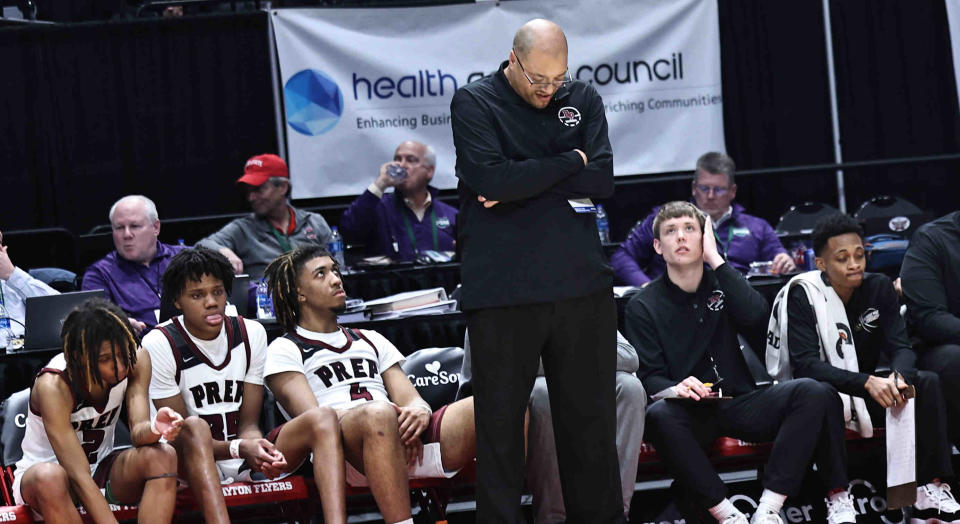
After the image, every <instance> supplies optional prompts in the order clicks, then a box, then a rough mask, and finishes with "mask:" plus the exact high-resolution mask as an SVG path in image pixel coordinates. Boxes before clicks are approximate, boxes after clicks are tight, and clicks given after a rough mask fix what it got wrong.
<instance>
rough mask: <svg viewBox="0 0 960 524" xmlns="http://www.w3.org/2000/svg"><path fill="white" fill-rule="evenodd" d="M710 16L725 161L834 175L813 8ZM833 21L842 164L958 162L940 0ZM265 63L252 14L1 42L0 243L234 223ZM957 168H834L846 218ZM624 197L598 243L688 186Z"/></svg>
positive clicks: (731, 6)
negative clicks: (136, 196) (134, 205)
mask: <svg viewBox="0 0 960 524" xmlns="http://www.w3.org/2000/svg"><path fill="white" fill-rule="evenodd" d="M718 5H719V15H720V44H721V59H722V61H723V64H722V76H723V80H722V81H723V92H724V95H725V100H724V125H725V133H726V142H727V151H728V153H729V154H730V155H731V156H732V157H733V158H734V159H735V160H736V161H737V164H738V167H739V168H740V169H741V170H750V169H765V168H776V167H789V166H798V165H805V164H807V165H809V164H823V163H831V162H833V159H834V158H833V143H832V132H831V124H830V105H829V94H828V93H829V91H828V80H827V66H826V48H825V43H824V38H823V27H824V26H823V12H822V7H821V2H819V1H817V0H807V1H805V2H793V3H783V2H767V1H764V0H719V1H718ZM831 10H832V18H831V20H832V27H833V35H834V49H835V56H836V70H837V81H838V96H839V110H840V119H841V130H842V132H843V136H844V142H843V155H844V160H847V161H855V160H867V159H878V158H892V157H897V156H908V155H923V154H935V153H955V152H960V147H958V144H957V141H958V125H960V124H958V119H957V115H958V103H957V97H956V90H955V87H954V81H953V70H952V63H951V50H950V39H949V31H948V27H947V22H946V14H945V8H944V5H943V0H918V1H917V2H910V3H901V2H896V1H891V0H884V1H882V2H873V1H868V0H859V1H852V2H851V1H846V0H845V1H843V2H833V3H832V4H831ZM270 48H271V45H270V42H269V41H268V33H267V15H266V14H265V13H259V12H254V13H242V14H224V15H206V16H196V17H186V18H180V19H150V20H144V21H128V22H108V23H96V24H71V25H62V26H48V27H27V28H5V29H2V30H0V63H2V64H3V67H4V74H3V75H0V159H2V162H3V169H0V187H3V196H4V199H3V206H2V208H0V209H2V211H0V228H2V229H6V230H11V229H23V228H32V227H44V226H63V227H66V228H68V229H70V230H72V231H74V232H77V233H82V232H85V231H87V230H89V229H90V227H92V226H94V225H96V224H102V223H105V222H106V212H107V209H108V207H109V205H110V203H112V202H113V201H114V200H116V198H118V197H120V196H122V195H124V194H129V193H144V194H147V195H148V196H150V197H151V198H153V199H154V200H155V201H156V202H157V204H158V206H159V209H160V214H161V218H164V217H165V218H177V217H188V216H197V215H209V214H217V213H233V212H240V211H244V210H245V209H246V205H245V202H244V199H243V195H242V192H241V191H240V190H239V189H238V188H236V187H235V186H234V184H233V181H234V180H235V179H236V178H237V176H238V175H239V173H240V171H241V169H242V166H243V162H244V161H245V160H246V158H248V157H249V156H252V155H254V154H257V153H262V152H266V151H276V148H277V138H276V129H275V124H274V113H273V102H272V98H273V90H272V86H271V74H270V65H269V52H270ZM958 167H960V162H939V163H925V164H918V165H915V166H899V167H887V168H871V169H865V168H863V169H848V170H847V172H846V175H847V202H848V206H849V208H850V209H851V211H852V210H853V209H854V208H855V207H856V205H857V204H859V203H860V202H861V201H863V200H864V199H866V198H868V197H870V196H873V195H874V194H878V193H893V194H899V195H902V196H904V197H906V198H908V199H910V200H913V201H914V202H916V203H917V204H919V205H920V206H921V207H924V208H925V209H928V210H930V211H931V212H933V213H935V214H942V213H946V212H947V211H950V210H952V209H954V208H955V207H956V204H955V198H952V195H951V194H950V192H949V191H942V190H939V189H941V188H945V187H950V185H949V184H948V181H949V180H950V176H951V174H952V173H953V172H955V170H956V169H957V168H958ZM690 169H691V171H692V169H693V166H692V165H691V166H690ZM684 175H685V174H684ZM640 176H641V177H643V176H644V175H640ZM631 182H632V181H631V180H621V181H620V182H619V183H618V188H617V193H616V195H615V196H614V198H612V199H609V200H607V201H606V202H604V204H605V205H606V207H607V209H608V213H609V215H610V219H611V233H612V237H613V239H614V240H620V239H622V238H623V237H624V236H625V235H626V233H627V231H628V230H629V229H630V227H631V226H632V225H633V224H634V223H635V222H636V220H638V219H640V218H642V217H643V216H644V215H646V213H647V212H648V211H649V209H650V208H651V207H652V206H654V205H656V204H659V203H663V202H665V201H667V200H674V199H685V198H689V195H690V192H689V181H688V180H687V179H684V180H673V181H663V182H656V183H652V184H634V183H631ZM737 185H738V187H739V192H738V201H740V202H741V203H743V204H744V205H745V206H746V207H747V209H748V210H749V211H750V212H751V213H753V214H755V215H758V216H761V217H763V218H766V219H767V220H769V221H771V222H772V223H776V221H777V219H778V217H779V216H780V214H782V213H783V212H784V211H785V210H786V209H787V208H788V207H789V206H790V205H792V204H796V203H800V202H803V201H807V200H813V201H821V202H826V203H829V204H832V205H835V204H836V202H837V194H836V184H835V178H834V173H833V172H832V171H819V172H818V171H811V172H800V173H792V174H775V175H769V174H768V175H745V176H741V177H739V178H738V179H737ZM446 193H449V192H446ZM349 200H350V199H349V198H333V199H325V200H310V201H304V202H298V205H303V206H317V205H322V206H324V208H325V209H324V214H325V215H326V216H327V218H328V220H330V221H331V222H332V223H336V220H337V218H338V217H339V215H340V213H341V212H342V208H343V207H344V206H345V205H346V204H347V203H348V202H349Z"/></svg>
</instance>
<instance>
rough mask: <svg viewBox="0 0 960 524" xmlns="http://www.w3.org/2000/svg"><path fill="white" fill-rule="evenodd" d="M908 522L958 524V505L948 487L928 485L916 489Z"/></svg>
mask: <svg viewBox="0 0 960 524" xmlns="http://www.w3.org/2000/svg"><path fill="white" fill-rule="evenodd" d="M910 522H911V523H914V522H925V523H936V524H939V523H943V522H960V504H957V499H955V498H953V493H951V492H950V486H949V485H948V484H946V483H942V484H940V485H939V486H938V485H936V484H933V483H930V484H924V485H923V486H920V487H919V488H917V502H916V503H915V504H914V505H913V516H912V517H911V519H910Z"/></svg>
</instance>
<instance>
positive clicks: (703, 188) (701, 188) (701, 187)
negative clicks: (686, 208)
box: [693, 184, 730, 196]
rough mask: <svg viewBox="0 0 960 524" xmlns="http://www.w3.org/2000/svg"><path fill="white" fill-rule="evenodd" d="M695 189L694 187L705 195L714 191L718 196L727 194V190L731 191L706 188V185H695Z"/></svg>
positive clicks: (723, 188)
mask: <svg viewBox="0 0 960 524" xmlns="http://www.w3.org/2000/svg"><path fill="white" fill-rule="evenodd" d="M693 187H694V188H695V189H696V190H697V191H699V192H701V193H703V194H704V195H709V194H710V192H711V191H713V194H714V195H716V196H723V195H724V194H725V193H726V192H727V190H729V189H730V188H729V187H721V186H704V185H701V184H694V185H693Z"/></svg>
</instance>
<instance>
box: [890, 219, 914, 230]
mask: <svg viewBox="0 0 960 524" xmlns="http://www.w3.org/2000/svg"><path fill="white" fill-rule="evenodd" d="M887 227H889V228H890V231H896V232H897V233H899V232H901V231H906V230H907V229H909V228H910V219H909V218H907V217H893V218H891V219H890V222H888V223H887Z"/></svg>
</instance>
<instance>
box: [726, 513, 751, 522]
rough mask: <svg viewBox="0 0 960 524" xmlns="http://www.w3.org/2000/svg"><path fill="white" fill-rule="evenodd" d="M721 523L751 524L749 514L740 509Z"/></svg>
mask: <svg viewBox="0 0 960 524" xmlns="http://www.w3.org/2000/svg"><path fill="white" fill-rule="evenodd" d="M720 524H750V521H748V520H747V516H746V515H744V514H743V513H740V512H739V511H738V512H736V513H734V514H733V515H730V516H729V517H727V518H725V519H723V520H722V521H720Z"/></svg>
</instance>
